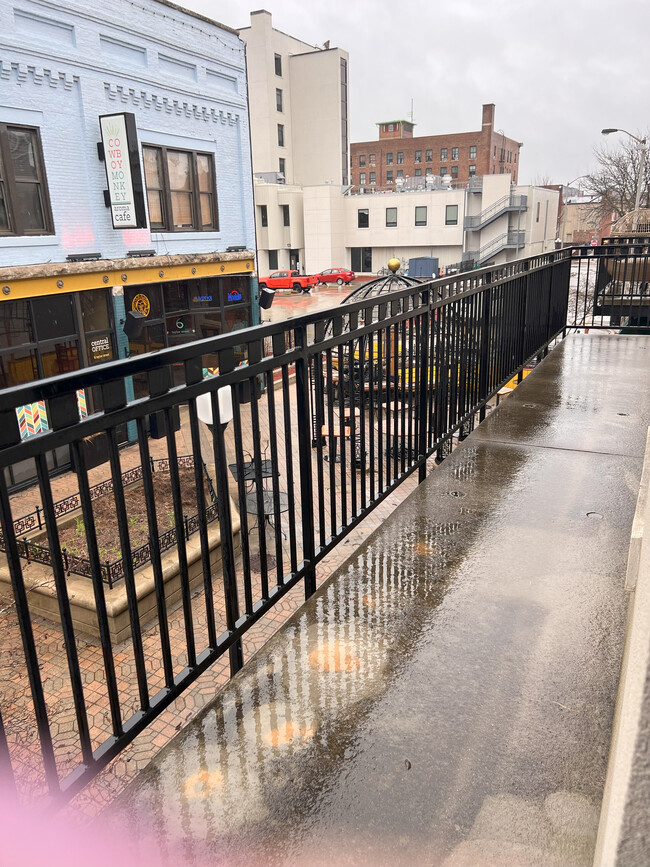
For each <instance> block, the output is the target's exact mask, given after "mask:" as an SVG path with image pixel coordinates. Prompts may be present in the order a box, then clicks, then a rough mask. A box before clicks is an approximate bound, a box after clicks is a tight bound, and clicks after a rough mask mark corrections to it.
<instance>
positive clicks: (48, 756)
mask: <svg viewBox="0 0 650 867" xmlns="http://www.w3.org/2000/svg"><path fill="white" fill-rule="evenodd" d="M0 525H1V526H2V535H3V537H4V544H5V553H6V556H7V565H8V566H9V575H10V577H11V587H12V590H13V595H14V602H15V605H16V615H17V617H18V626H19V628H20V637H21V641H22V645H23V653H24V655H25V667H26V668H27V678H28V680H29V686H30V690H31V693H32V703H33V705H34V715H35V717H36V728H37V730H38V737H39V740H40V743H41V756H42V759H43V769H44V771H45V780H46V783H47V788H48V791H49V793H50V795H56V794H58V792H59V790H60V785H59V775H58V771H57V767H56V759H55V758H54V747H53V745H52V733H51V731H50V722H49V719H48V713H47V705H46V703H45V694H44V692H43V681H42V679H41V670H40V667H39V663H38V654H37V652H36V642H35V640H34V630H33V627H32V620H31V616H30V612H29V604H28V602H27V591H26V589H25V580H24V578H23V572H22V569H21V567H20V559H19V555H18V546H17V544H16V537H15V536H14V529H13V520H12V514H11V506H10V504H9V495H8V493H7V483H6V479H5V474H4V473H0Z"/></svg>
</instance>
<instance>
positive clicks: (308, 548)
mask: <svg viewBox="0 0 650 867" xmlns="http://www.w3.org/2000/svg"><path fill="white" fill-rule="evenodd" d="M295 335H296V347H297V348H299V349H300V350H301V353H300V356H299V357H298V359H297V360H296V398H297V408H298V452H299V455H300V505H301V517H302V538H303V554H304V558H305V598H306V599H308V598H309V597H310V596H311V595H312V594H313V593H314V592H315V591H316V564H315V562H314V561H315V553H316V546H315V540H314V512H313V507H312V503H313V476H312V469H311V442H310V440H311V436H310V427H311V425H310V419H311V413H310V409H309V370H308V356H307V352H308V348H307V329H306V327H305V326H304V325H303V326H299V327H298V328H296V330H295Z"/></svg>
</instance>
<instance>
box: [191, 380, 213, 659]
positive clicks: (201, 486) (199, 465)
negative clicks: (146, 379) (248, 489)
mask: <svg viewBox="0 0 650 867" xmlns="http://www.w3.org/2000/svg"><path fill="white" fill-rule="evenodd" d="M193 372H194V375H193ZM198 376H199V371H198V370H196V371H193V367H192V366H191V365H189V364H188V365H186V367H185V377H186V381H192V380H194V379H196V378H198ZM201 376H202V369H201ZM188 414H189V422H190V437H191V440H192V452H193V454H194V484H195V487H196V507H197V520H198V525H199V542H200V545H201V571H202V573H203V592H204V593H205V600H204V607H205V616H206V621H207V626H208V646H209V647H216V646H217V630H216V624H215V619H214V594H213V591H212V567H211V565H210V543H209V541H208V523H207V518H206V499H205V478H204V475H203V473H204V469H203V467H204V464H203V457H202V454H201V433H200V430H199V416H198V413H197V408H196V400H190V401H189V403H188ZM206 473H207V470H206ZM185 531H186V534H187V538H188V539H189V528H188V525H187V518H186V519H185Z"/></svg>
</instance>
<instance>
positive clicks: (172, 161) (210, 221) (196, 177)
mask: <svg viewBox="0 0 650 867" xmlns="http://www.w3.org/2000/svg"><path fill="white" fill-rule="evenodd" d="M142 154H143V157H144V176H145V183H146V186H147V204H148V206H149V228H150V229H152V230H154V231H155V230H156V229H157V230H158V231H162V232H188V231H194V232H197V231H199V232H216V231H218V230H219V220H218V212H217V191H216V184H215V176H214V158H213V156H212V154H204V153H199V152H197V151H180V150H176V149H172V148H166V147H153V146H151V145H144V146H143V148H142Z"/></svg>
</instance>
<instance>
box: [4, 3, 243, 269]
mask: <svg viewBox="0 0 650 867" xmlns="http://www.w3.org/2000/svg"><path fill="white" fill-rule="evenodd" d="M13 5H14V4H4V5H3V4H0V27H1V28H2V32H3V34H4V35H5V43H4V46H3V51H2V55H1V57H0V82H1V84H0V89H1V90H2V94H3V97H4V98H3V99H2V103H3V105H2V106H0V122H4V123H14V124H24V125H26V126H32V127H37V128H38V129H39V130H40V138H41V143H42V148H43V159H44V163H45V173H46V178H47V187H48V191H49V198H50V202H51V210H52V216H53V222H54V233H53V234H50V235H47V234H43V235H37V236H23V237H12V236H0V266H2V265H4V266H7V265H21V264H34V263H38V262H47V261H64V260H65V258H66V256H67V255H69V254H74V253H78V252H85V251H99V252H101V254H102V256H103V257H104V258H114V257H123V256H124V255H125V254H126V252H127V251H128V250H129V249H141V248H152V249H154V250H155V252H156V253H158V254H165V253H176V252H182V253H203V252H211V251H214V250H225V249H226V248H227V247H228V246H229V245H245V246H246V247H247V248H249V249H252V248H254V245H255V230H254V213H253V196H252V184H251V180H250V177H251V157H250V135H249V128H248V106H247V91H246V72H245V52H244V45H243V43H242V42H241V40H240V39H239V37H238V36H237V34H236V33H234V32H233V31H232V30H230V29H229V28H225V27H222V26H220V25H218V24H215V23H214V22H211V21H208V20H207V19H205V18H203V17H201V16H198V15H194V14H191V13H187V12H184V11H183V10H181V9H180V8H178V7H175V6H171V5H169V4H165V3H162V2H156V0H142V2H140V3H137V4H133V3H130V2H128V0H114V2H112V3H110V4H107V5H105V6H103V7H102V10H101V16H94V17H93V16H91V15H89V14H88V6H87V4H86V3H85V2H82V0H65V2H63V0H52V2H49V3H48V4H47V15H45V13H44V12H43V9H42V8H41V5H40V4H38V3H34V2H32V0H26V2H24V3H21V8H20V10H16V12H15V14H14V9H13ZM119 112H132V113H133V114H134V115H135V119H136V124H137V129H138V139H139V144H140V147H142V144H143V143H147V144H154V145H165V146H169V147H178V148H188V149H189V148H192V149H196V150H199V151H203V152H207V153H210V154H212V155H213V157H214V167H215V174H216V188H217V196H218V208H219V230H218V231H215V232H169V233H161V232H156V231H151V232H150V231H149V229H131V230H116V229H114V228H113V226H112V222H111V216H110V211H109V210H108V209H107V208H106V207H105V206H104V197H103V191H104V189H105V188H106V186H107V181H106V171H105V168H104V163H103V162H100V160H99V159H98V156H97V142H98V141H99V137H100V131H99V121H98V117H99V115H102V114H112V113H119Z"/></svg>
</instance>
